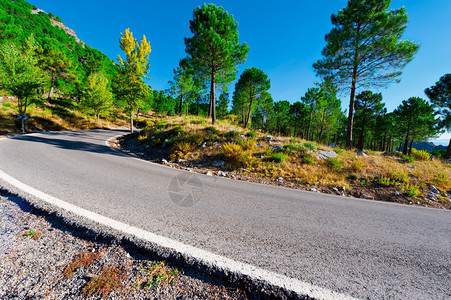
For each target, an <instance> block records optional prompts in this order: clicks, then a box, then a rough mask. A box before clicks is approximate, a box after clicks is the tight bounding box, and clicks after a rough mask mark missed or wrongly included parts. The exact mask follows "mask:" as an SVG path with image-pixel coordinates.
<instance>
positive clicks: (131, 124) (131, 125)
mask: <svg viewBox="0 0 451 300" xmlns="http://www.w3.org/2000/svg"><path fill="white" fill-rule="evenodd" d="M130 133H133V110H130Z"/></svg>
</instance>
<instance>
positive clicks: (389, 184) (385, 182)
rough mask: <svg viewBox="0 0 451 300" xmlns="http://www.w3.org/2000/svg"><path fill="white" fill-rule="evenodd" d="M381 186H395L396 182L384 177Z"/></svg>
mask: <svg viewBox="0 0 451 300" xmlns="http://www.w3.org/2000/svg"><path fill="white" fill-rule="evenodd" d="M379 184H380V185H383V186H392V185H395V182H394V181H392V180H391V179H390V178H388V177H385V176H382V177H381V178H380V179H379Z"/></svg>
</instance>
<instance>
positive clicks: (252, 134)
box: [246, 131, 257, 139]
mask: <svg viewBox="0 0 451 300" xmlns="http://www.w3.org/2000/svg"><path fill="white" fill-rule="evenodd" d="M246 136H247V137H248V138H251V139H254V138H255V137H256V136H257V133H256V132H255V131H249V132H248V133H246Z"/></svg>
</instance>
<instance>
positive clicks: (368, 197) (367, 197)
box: [360, 193, 373, 200]
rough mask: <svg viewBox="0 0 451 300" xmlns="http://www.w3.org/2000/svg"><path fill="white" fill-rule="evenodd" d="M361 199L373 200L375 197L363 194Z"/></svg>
mask: <svg viewBox="0 0 451 300" xmlns="http://www.w3.org/2000/svg"><path fill="white" fill-rule="evenodd" d="M360 199H368V200H373V197H372V196H370V195H368V194H364V193H361V194H360Z"/></svg>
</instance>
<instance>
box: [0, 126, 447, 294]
mask: <svg viewBox="0 0 451 300" xmlns="http://www.w3.org/2000/svg"><path fill="white" fill-rule="evenodd" d="M125 133H126V132H124V131H119V130H92V131H78V132H48V133H39V134H29V135H24V136H21V137H17V138H8V139H3V140H0V170H1V171H2V174H7V175H8V176H10V177H12V178H14V179H16V180H18V181H20V182H21V183H24V184H25V185H27V186H29V187H32V188H34V189H36V190H38V191H41V192H43V193H45V194H48V195H50V196H52V197H55V198H57V199H61V200H63V201H65V202H67V203H70V204H72V205H75V206H76V207H80V208H82V209H84V210H87V211H91V212H94V213H97V214H99V215H101V216H105V217H107V218H109V219H113V220H116V221H118V222H121V223H123V224H128V225H131V226H133V228H139V229H142V230H144V231H146V232H151V233H153V234H156V235H158V236H163V237H166V238H168V239H170V240H171V241H172V240H174V241H177V242H180V243H183V244H184V245H189V246H193V247H194V248H195V249H202V250H205V251H207V252H208V253H213V254H215V255H219V256H220V257H225V258H227V259H230V260H231V261H236V262H240V263H245V264H248V265H251V266H255V267H258V268H259V269H263V270H267V271H270V272H271V274H281V275H284V276H287V277H289V278H292V279H295V280H297V281H295V284H296V282H303V283H307V284H311V285H312V286H315V287H320V288H324V289H325V290H326V291H334V292H336V293H339V295H348V296H352V297H355V298H362V299H382V298H386V299H449V298H451V292H450V291H451V288H450V287H451V212H450V211H445V210H438V209H430V208H422V207H414V206H406V205H399V204H392V203H384V202H377V201H367V200H361V199H355V198H346V197H338V196H332V195H325V194H319V193H312V192H303V191H299V190H291V189H286V188H279V187H274V186H264V185H259V184H253V183H248V182H241V181H234V180H230V179H225V178H217V177H211V176H206V175H202V174H194V173H189V172H187V171H181V170H177V169H172V168H169V167H167V166H163V165H158V164H153V163H149V162H144V161H142V160H139V159H136V158H132V157H130V156H126V155H123V154H121V153H118V152H117V151H114V150H112V149H110V148H109V147H108V146H107V145H106V143H105V141H106V140H107V139H108V138H111V137H113V136H116V135H120V134H125ZM5 176H6V175H5ZM0 177H1V176H0ZM3 179H4V178H3ZM324 298H325V299H326V298H327V297H326V296H325V297H324Z"/></svg>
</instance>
